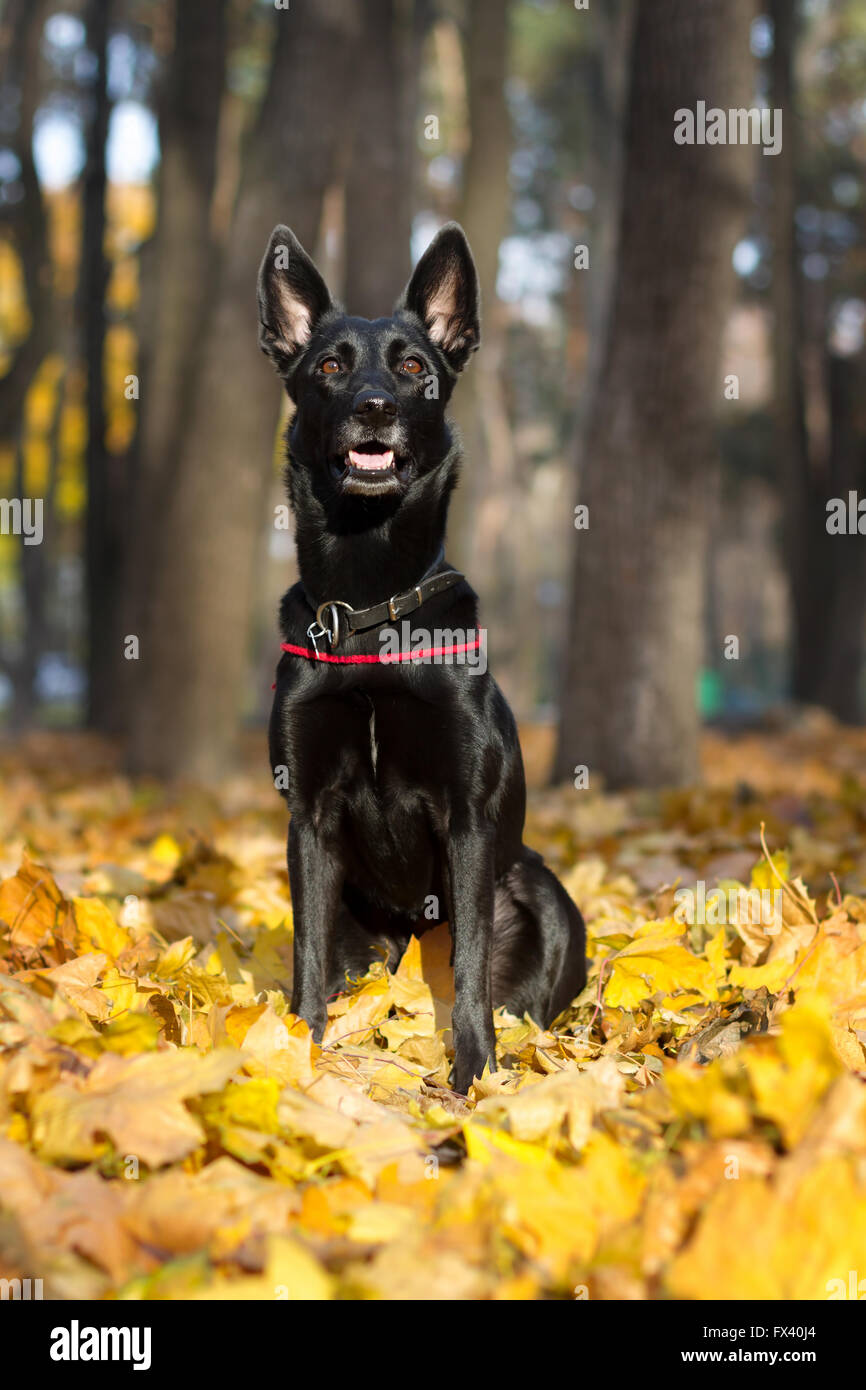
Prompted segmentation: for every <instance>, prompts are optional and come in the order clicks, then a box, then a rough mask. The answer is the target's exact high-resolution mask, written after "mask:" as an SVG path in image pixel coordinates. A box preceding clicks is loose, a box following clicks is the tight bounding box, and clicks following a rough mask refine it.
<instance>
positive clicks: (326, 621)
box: [304, 549, 463, 651]
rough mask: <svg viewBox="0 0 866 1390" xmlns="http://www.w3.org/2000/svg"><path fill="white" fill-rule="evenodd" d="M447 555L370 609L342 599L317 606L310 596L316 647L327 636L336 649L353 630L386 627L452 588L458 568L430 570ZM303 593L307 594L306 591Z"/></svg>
mask: <svg viewBox="0 0 866 1390" xmlns="http://www.w3.org/2000/svg"><path fill="white" fill-rule="evenodd" d="M444 558H445V552H444V549H441V550H440V551H439V554H438V555H437V556H436V559H435V560H434V561H433V564H432V565H431V566H430V568H429V569H428V570H427V572H426V574H425V575H424V576H423V577H422V578H421V579H419V581H418V583H417V584H415V585H413V587H412V588H411V589H406V590H405V591H404V592H403V593H400V594H392V595H391V597H390V598H388V599H384V600H383V602H382V603H374V604H371V605H370V607H369V608H353V607H352V605H351V604H349V603H344V602H343V600H342V599H325V601H324V603H320V604H318V606H316V605H315V604H313V603H312V602H310V599H309V596H308V597H307V602H308V603H310V607H311V608H314V607H315V610H316V617H315V620H314V621H313V622H312V623H310V626H309V627H308V628H307V636H308V637H309V639H310V641H311V642H312V644H313V648H314V650H315V651H318V646H317V643H318V642H321V641H323V640H325V639H327V642H328V646H329V647H330V649H331V651H336V649H337V647H339V645H340V643H341V642H343V641H345V639H346V638H347V637H351V635H352V633H353V632H365V631H367V630H368V629H369V628H374V627H384V625H385V623H394V622H396V621H397V620H398V619H399V618H404V617H405V616H406V615H407V613H414V612H415V610H416V608H420V607H421V604H422V603H424V602H425V601H426V600H427V599H428V598H432V597H433V595H434V594H441V593H443V592H444V590H446V589H450V588H452V587H453V586H454V585H455V584H457V583H459V582H460V580H461V579H462V578H463V575H462V574H461V573H460V571H459V570H443V571H442V573H441V574H433V573H432V572H431V571H433V570H435V569H436V566H437V565H440V564H441V563H442V561H443V559H444ZM304 592H305V593H306V590H305V591H304Z"/></svg>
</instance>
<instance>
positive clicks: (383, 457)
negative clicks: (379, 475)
mask: <svg viewBox="0 0 866 1390" xmlns="http://www.w3.org/2000/svg"><path fill="white" fill-rule="evenodd" d="M349 462H350V464H351V465H352V467H353V468H362V469H366V470H367V472H375V471H376V470H377V469H382V468H390V467H391V465H392V463H393V462H394V450H393V449H389V450H388V451H387V453H384V454H359V453H358V451H357V449H350V450H349Z"/></svg>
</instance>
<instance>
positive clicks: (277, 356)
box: [258, 225, 331, 372]
mask: <svg viewBox="0 0 866 1390" xmlns="http://www.w3.org/2000/svg"><path fill="white" fill-rule="evenodd" d="M258 300H259V322H260V325H261V326H260V329H259V344H260V346H261V349H262V352H266V353H267V354H268V356H269V357H270V358H271V360H272V361H273V363H274V365H275V366H276V368H277V371H278V372H285V371H286V370H287V369H288V368H289V367H290V366H291V363H292V359H293V358H294V357H295V356H296V355H297V354H298V353H299V352H300V350H301V349H302V348H303V347H304V346H305V344H306V343H307V342H308V341H309V338H310V335H311V333H312V331H313V329H314V327H315V325H316V323H317V322H318V320H319V319H320V318H321V317H322V315H323V314H324V313H326V312H327V310H328V309H330V308H331V296H330V294H329V293H328V287H327V285H326V284H325V282H324V280H323V279H322V277H321V275H320V274H319V272H318V270H317V269H316V267H315V265H314V264H313V262H312V260H311V259H310V257H309V256H308V255H307V253H306V251H305V250H304V248H303V246H302V245H301V243H300V242H299V241H298V238H297V237H296V236H295V234H294V232H293V231H291V230H290V229H289V228H288V227H284V226H282V225H280V226H278V227H275V228H274V230H273V231H272V233H271V239H270V241H269V242H268V249H267V251H266V252H265V255H264V260H263V261H262V264H261V269H260V270H259V284H258Z"/></svg>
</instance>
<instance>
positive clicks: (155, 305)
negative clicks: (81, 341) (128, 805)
mask: <svg viewBox="0 0 866 1390" xmlns="http://www.w3.org/2000/svg"><path fill="white" fill-rule="evenodd" d="M226 11H227V3H226V0H184V3H183V4H178V5H176V6H175V14H174V48H173V52H172V54H171V59H170V66H169V72H168V78H167V81H166V84H165V89H164V92H163V94H162V100H161V102H160V111H159V141H160V149H161V152H162V158H161V163H160V170H159V188H158V197H159V221H158V224H157V230H156V234H155V236H154V238H153V239H152V241H151V243H150V244H149V245H148V246H147V248H146V250H145V255H144V257H143V265H142V279H143V283H144V286H145V289H144V292H143V302H142V305H141V310H140V315H139V319H140V325H139V343H140V351H139V362H140V368H139V373H140V381H141V383H142V389H141V396H140V410H141V428H140V430H139V435H138V438H137V441H136V455H137V468H136V473H135V479H134V482H133V489H132V504H131V507H130V512H131V518H134V522H133V524H132V525H131V526H130V528H129V535H128V550H127V554H128V557H129V559H128V565H127V569H126V574H125V583H124V614H125V617H124V629H125V631H124V636H126V635H127V634H130V635H139V636H140V634H141V632H142V628H143V625H144V622H145V618H146V613H147V608H148V594H149V591H150V585H151V581H152V575H151V560H152V556H153V553H154V550H155V548H156V547H158V545H159V533H160V529H161V527H162V524H163V505H162V499H164V497H165V495H166V492H167V491H168V490H170V488H171V485H172V479H173V475H174V473H175V470H176V469H177V464H178V459H179V457H180V453H181V447H182V443H183V440H184V437H185V431H186V425H187V420H188V404H189V400H190V397H191V394H192V390H193V387H194V383H195V372H196V367H197V365H198V360H199V348H200V343H199V338H200V334H201V331H202V324H203V323H204V322H205V320H206V318H207V314H208V309H209V304H210V298H211V296H212V294H213V285H214V278H215V276H216V273H217V269H218V246H217V243H216V239H215V237H214V234H213V229H212V217H211V202H212V197H213V194H214V185H215V181H216V173H217V134H218V128H219V121H220V111H221V105H222V100H223V91H224V87H225V76H226V59H227V22H226V20H227V15H226ZM114 658H115V670H116V672H117V674H118V676H119V677H120V679H121V680H122V682H123V688H124V694H125V713H126V717H127V724H128V721H129V708H130V705H133V706H134V703H135V693H136V692H135V683H136V681H137V680H138V678H139V670H138V664H137V663H136V662H135V661H131V660H130V661H127V660H126V659H125V658H123V653H122V650H121V647H120V645H119V644H118V646H117V649H116V651H115V653H114Z"/></svg>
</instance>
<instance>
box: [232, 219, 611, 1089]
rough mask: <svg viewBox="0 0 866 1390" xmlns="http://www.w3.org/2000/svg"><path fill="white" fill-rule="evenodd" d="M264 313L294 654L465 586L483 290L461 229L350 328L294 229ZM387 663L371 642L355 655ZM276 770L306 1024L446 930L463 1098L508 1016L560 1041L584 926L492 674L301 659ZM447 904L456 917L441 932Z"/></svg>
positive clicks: (440, 625)
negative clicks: (467, 416)
mask: <svg viewBox="0 0 866 1390" xmlns="http://www.w3.org/2000/svg"><path fill="white" fill-rule="evenodd" d="M258 297H259V310H260V318H261V339H260V340H261V344H262V348H263V349H264V351H265V352H267V353H268V355H269V356H270V357H271V358H272V360H273V361H274V363H275V365H276V367H277V370H278V371H279V373H280V375H281V377H282V378H283V380H284V383H285V386H286V389H287V391H288V393H289V396H290V397H291V399H292V400H293V402H294V403H295V406H296V410H295V415H294V419H293V422H292V424H291V427H290V430H289V437H288V440H289V464H288V469H287V478H288V488H289V496H290V500H291V502H292V506H293V509H294V513H295V518H296V537H297V550H298V559H299V565H300V573H301V582H300V583H299V584H296V585H295V586H294V587H293V588H292V589H290V590H289V591H288V593H287V594H286V595H285V596H284V598H283V601H282V607H281V612H280V624H281V628H282V633H283V640H284V641H286V642H289V643H294V644H296V645H299V646H303V647H309V645H310V642H309V639H308V638H307V636H306V633H307V628H308V627H309V625H310V623H311V621H312V620H313V617H314V605H318V604H320V603H323V602H324V601H325V600H330V599H341V600H343V601H345V602H346V603H349V604H351V605H352V606H353V607H354V608H356V609H357V608H364V607H367V606H369V605H371V604H374V603H379V602H381V601H382V600H383V599H387V598H388V597H390V596H391V595H392V594H395V593H399V592H403V591H405V590H408V589H411V588H412V586H413V585H415V584H416V583H417V582H418V581H419V579H420V578H421V577H422V576H423V575H424V574H425V573H426V572H427V571H428V570H431V568H432V570H433V572H438V570H443V569H448V568H450V566H448V564H447V563H446V562H445V561H444V560H439V561H438V563H437V556H438V555H439V553H440V547H441V545H442V542H443V538H444V535H445V522H446V515H447V510H448V501H449V498H450V495H451V491H452V489H453V487H454V484H455V481H456V478H457V470H458V463H459V449H458V446H457V443H456V442H455V439H454V436H453V435H452V432H451V430H450V428H449V425H448V422H447V420H446V418H445V407H446V405H447V403H448V399H449V397H450V395H451V391H452V389H453V386H454V382H455V380H456V378H457V375H458V373H459V372H460V371H461V370H462V368H463V367H464V366H465V364H466V362H467V360H468V358H469V356H470V354H471V353H472V352H473V351H474V350H475V348H476V347H477V346H478V341H479V320H478V285H477V277H476V274H475V267H474V264H473V261H472V256H471V254H470V251H469V247H468V245H467V243H466V239H465V237H464V235H463V232H462V231H461V229H460V228H459V227H457V226H456V225H454V224H452V225H449V226H447V227H445V228H443V229H442V231H441V232H440V233H439V235H438V236H437V237H436V238H435V240H434V241H433V243H432V245H431V246H430V248H429V249H428V251H427V252H426V253H425V254H424V256H423V257H422V258H421V260H420V262H419V263H418V266H417V267H416V269H415V271H414V273H413V275H412V277H411V279H410V281H409V285H408V286H407V288H406V291H405V293H404V295H403V296H402V298H401V300H400V301H399V303H398V305H397V307H396V308H395V310H394V313H393V315H392V316H391V317H390V318H381V319H376V320H375V321H373V322H370V321H369V320H366V319H360V318H352V317H349V316H347V315H345V314H344V313H343V311H342V310H341V309H340V308H339V306H338V305H336V304H334V303H333V301H332V300H331V297H330V295H329V293H328V291H327V288H326V287H325V284H324V281H323V280H322V278H321V276H320V275H319V273H318V271H317V270H316V268H315V266H314V265H313V263H312V261H311V260H310V258H309V257H308V256H307V255H306V253H305V252H304V250H303V249H302V247H301V246H300V245H299V243H298V242H297V240H296V239H295V237H294V236H293V235H292V233H291V232H290V231H289V229H288V228H287V227H277V228H276V229H275V231H274V233H273V236H272V238H271V242H270V245H269V247H268V250H267V252H266V254H265V258H264V260H263V262H262V269H261V273H260V277H259V296H258ZM410 361H411V363H412V364H411V365H410ZM326 363H330V367H329V369H328V370H323V367H324V364H326ZM415 363H417V364H420V368H421V370H420V371H416V370H415V365H414V364H415ZM335 364H337V366H338V368H339V369H338V370H335ZM404 364H405V365H404ZM350 449H354V450H359V451H360V452H361V453H364V452H373V453H377V454H378V455H380V456H381V457H387V451H389V450H393V454H394V460H393V466H391V467H389V468H387V470H386V469H384V468H383V469H382V470H381V471H379V472H378V473H376V472H374V473H370V472H368V471H365V470H364V469H363V466H362V467H361V468H360V469H359V468H358V467H353V466H351V465H348V464H347V459H348V451H349V450H350ZM412 626H413V628H418V627H420V628H424V629H426V630H428V631H433V630H435V629H444V630H450V631H454V630H458V631H462V632H471V631H474V630H476V629H477V607H476V596H475V594H474V593H473V591H472V589H471V588H470V586H469V584H468V583H466V582H465V580H464V581H461V582H460V583H459V584H458V585H456V586H455V587H453V588H451V589H449V590H447V592H444V593H441V594H438V595H437V596H435V597H433V598H431V599H428V600H427V601H426V602H425V603H424V605H423V606H422V608H421V609H419V610H418V611H417V612H416V613H415V614H413V616H412ZM380 650H381V648H380V633H379V632H378V631H375V630H374V631H370V632H364V633H358V634H355V635H354V636H351V637H349V638H348V639H346V641H345V643H344V644H343V645H341V647H340V649H339V652H340V654H346V655H350V654H355V653H367V654H375V653H378V652H379V651H380ZM270 755H271V764H272V767H273V769H274V772H275V777H277V784H278V785H280V784H281V782H280V774H281V770H284V771H282V779H283V780H284V781H285V782H287V787H286V790H285V793H284V794H285V797H286V800H287V802H288V805H289V808H290V810H291V813H292V814H291V822H290V825H289V844H288V863H289V876H290V880H291V888H292V901H293V904H294V918H295V948H294V959H295V968H294V990H293V995H292V1009H293V1010H294V1012H295V1013H297V1014H300V1015H301V1016H302V1017H303V1018H305V1019H306V1020H307V1021H308V1023H309V1024H310V1026H311V1028H312V1030H313V1033H314V1036H315V1037H317V1038H321V1035H322V1030H323V1028H324V1025H325V1021H326V1001H327V999H328V998H329V996H331V995H333V994H335V993H337V992H339V991H340V990H341V989H343V988H345V986H346V978H347V976H357V975H359V974H362V973H363V972H365V971H366V970H367V969H368V967H369V965H370V963H371V962H372V961H373V960H375V959H377V958H381V955H382V953H383V952H384V953H387V955H388V957H389V959H390V962H391V965H392V967H393V965H394V964H396V961H397V960H398V959H399V957H400V955H401V954H402V952H403V950H404V949H405V946H406V943H407V941H408V938H409V936H410V935H411V934H412V933H413V932H414V933H415V935H416V936H417V935H421V934H422V933H423V932H424V931H425V930H427V929H428V928H429V927H431V926H433V925H434V924H435V922H436V921H437V920H440V919H441V920H444V919H445V918H447V920H448V922H449V924H450V930H451V937H452V955H453V963H454V984H455V1004H454V1013H453V1027H454V1042H455V1063H454V1085H455V1087H456V1088H457V1089H459V1090H461V1091H466V1090H467V1088H468V1087H469V1085H470V1084H471V1082H472V1079H473V1077H475V1076H479V1075H480V1074H481V1072H482V1070H483V1068H484V1066H485V1063H487V1062H489V1063H490V1065H491V1066H493V1065H494V1042H495V1038H494V1031H493V1013H492V1011H493V1007H494V1005H498V1004H505V1005H507V1006H508V1008H509V1009H510V1010H511V1011H512V1012H514V1013H516V1014H518V1015H520V1014H523V1013H524V1012H527V1013H529V1014H531V1015H532V1017H533V1018H534V1019H535V1020H536V1021H537V1022H538V1023H540V1024H543V1025H547V1024H549V1023H550V1022H552V1020H553V1019H554V1018H555V1017H556V1016H557V1014H559V1013H560V1012H561V1011H562V1010H563V1009H564V1008H565V1007H566V1006H567V1005H568V1004H569V1003H570V1002H571V1000H572V999H573V998H574V997H575V996H576V995H577V994H579V993H580V991H581V990H582V989H583V987H584V984H585V982H586V964H585V931H584V926H583V921H582V919H581V916H580V913H579V912H578V910H577V908H576V907H575V906H574V904H573V903H572V901H571V899H570V898H569V897H568V895H567V894H566V892H565V890H564V889H563V888H562V886H561V885H560V884H559V882H558V881H557V880H556V878H555V877H554V876H553V874H552V873H551V872H550V870H549V869H547V868H546V867H545V865H544V863H543V861H542V860H541V858H540V856H539V855H537V854H535V853H534V852H533V851H532V850H529V849H527V848H526V847H525V846H524V845H523V843H522V835H523V821H524V814H525V785H524V775H523V763H522V759H521V754H520V747H519V744H518V739H517V730H516V728H515V724H514V719H513V716H512V714H511V711H510V709H509V708H508V705H507V704H506V702H505V699H504V698H503V696H502V694H501V692H500V690H499V688H498V687H497V685H496V683H495V682H494V680H493V679H492V677H491V676H490V675H488V674H479V673H477V672H472V671H470V669H469V668H468V667H467V666H465V665H459V664H451V665H438V664H399V665H396V664H395V665H379V664H373V665H359V666H352V665H336V664H328V663H324V662H315V661H311V660H308V659H306V658H304V657H297V656H294V655H289V654H285V655H284V656H283V658H282V660H281V661H280V664H279V668H278V671H277V686H276V694H275V698H274V705H273V711H272V715H271V726H270ZM431 896H432V897H433V898H434V899H435V900H436V901H437V902H438V903H439V904H440V905H441V911H440V912H439V913H438V915H436V914H434V915H433V917H432V918H431V917H428V916H427V915H425V907H426V908H427V911H428V912H429V911H430V899H431Z"/></svg>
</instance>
